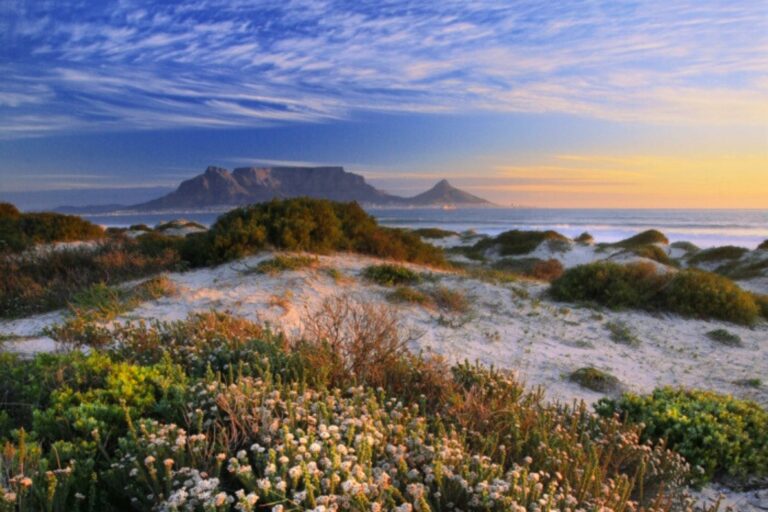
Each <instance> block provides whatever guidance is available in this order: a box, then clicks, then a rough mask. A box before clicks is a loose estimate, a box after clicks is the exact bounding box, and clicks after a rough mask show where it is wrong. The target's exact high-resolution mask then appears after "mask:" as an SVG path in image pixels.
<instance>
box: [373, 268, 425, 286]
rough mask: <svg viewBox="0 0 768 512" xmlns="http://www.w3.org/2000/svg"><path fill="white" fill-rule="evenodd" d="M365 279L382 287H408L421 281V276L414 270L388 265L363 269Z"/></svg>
mask: <svg viewBox="0 0 768 512" xmlns="http://www.w3.org/2000/svg"><path fill="white" fill-rule="evenodd" d="M363 277H364V278H366V279H367V280H369V281H371V282H373V283H376V284H378V285H381V286H399V285H408V284H415V283H418V282H419V281H421V276H419V274H418V273H416V272H414V271H413V270H411V269H409V268H407V267H404V266H402V265H393V264H388V263H385V264H383V265H370V266H368V267H366V268H365V269H363Z"/></svg>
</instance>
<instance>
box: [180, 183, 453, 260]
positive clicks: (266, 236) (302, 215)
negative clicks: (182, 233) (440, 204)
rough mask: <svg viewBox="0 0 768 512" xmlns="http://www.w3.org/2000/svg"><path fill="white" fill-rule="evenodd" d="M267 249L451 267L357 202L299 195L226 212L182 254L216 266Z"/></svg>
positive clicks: (432, 250)
mask: <svg viewBox="0 0 768 512" xmlns="http://www.w3.org/2000/svg"><path fill="white" fill-rule="evenodd" d="M265 248H274V249H280V250H286V251H306V252H314V253H327V252H331V251H352V252H358V253H362V254H369V255H372V256H378V257H382V258H391V259H395V260H401V261H412V262H417V263H424V264H429V265H445V264H446V263H445V259H444V257H443V252H442V251H441V250H440V249H438V248H437V247H434V246H432V245H429V244H426V243H424V242H423V241H422V240H421V238H420V237H419V236H418V235H416V234H414V233H413V232H410V231H406V230H399V229H390V228H384V227H381V226H379V225H378V224H377V223H376V220H375V219H374V218H373V217H371V216H370V215H368V214H367V213H366V212H365V211H364V210H363V209H362V208H361V207H360V206H359V205H358V204H357V203H338V202H333V201H328V200H324V199H310V198H296V199H284V200H278V199H275V200H272V201H270V202H267V203H259V204H254V205H252V206H248V207H245V208H238V209H235V210H232V211H230V212H228V213H225V214H224V215H222V216H221V217H219V219H218V220H217V221H216V223H215V224H214V225H213V226H212V227H211V229H210V230H208V232H206V233H199V234H196V235H190V236H188V237H187V238H186V244H185V247H184V248H183V249H182V256H183V257H184V259H185V260H187V261H189V262H190V263H192V264H193V265H206V264H216V263H222V262H225V261H230V260H233V259H237V258H241V257H243V256H248V255H251V254H255V253H257V252H259V251H261V250H263V249H265Z"/></svg>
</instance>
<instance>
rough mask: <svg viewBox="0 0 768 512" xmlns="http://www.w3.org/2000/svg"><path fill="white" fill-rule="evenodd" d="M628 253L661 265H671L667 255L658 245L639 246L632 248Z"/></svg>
mask: <svg viewBox="0 0 768 512" xmlns="http://www.w3.org/2000/svg"><path fill="white" fill-rule="evenodd" d="M630 251H631V252H632V253H633V254H634V255H636V256H640V257H641V258H648V259H649V260H653V261H657V262H659V263H661V264H663V265H671V264H672V261H671V260H670V259H669V256H668V255H667V253H666V252H665V251H664V249H662V248H661V247H659V246H658V245H639V246H636V247H633V248H632V249H630Z"/></svg>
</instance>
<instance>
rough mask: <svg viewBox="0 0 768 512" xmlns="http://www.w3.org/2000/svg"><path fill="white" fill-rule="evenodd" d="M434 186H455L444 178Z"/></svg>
mask: <svg viewBox="0 0 768 512" xmlns="http://www.w3.org/2000/svg"><path fill="white" fill-rule="evenodd" d="M433 188H453V185H451V184H450V183H448V180H446V179H445V178H443V179H442V180H440V181H438V182H437V183H435V186H434V187H433Z"/></svg>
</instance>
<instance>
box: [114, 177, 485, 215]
mask: <svg viewBox="0 0 768 512" xmlns="http://www.w3.org/2000/svg"><path fill="white" fill-rule="evenodd" d="M302 196H307V197H316V198H321V199H331V200H334V201H357V202H359V203H362V204H367V205H377V206H404V207H410V206H444V205H450V206H491V203H490V202H488V201H486V200H485V199H482V198H479V197H477V196H473V195H472V194H469V193H467V192H464V191H462V190H459V189H457V188H455V187H453V186H451V184H450V183H448V182H447V181H446V180H442V181H440V182H439V183H437V184H436V185H435V186H434V187H433V188H432V189H430V190H428V191H426V192H424V193H422V194H419V195H417V196H415V197H400V196H395V195H391V194H387V193H386V192H382V191H381V190H378V189H377V188H375V187H373V186H372V185H370V184H368V183H366V181H365V178H364V177H362V176H360V175H359V174H354V173H351V172H347V171H345V170H344V169H343V168H342V167H242V168H238V169H235V170H234V171H232V172H230V171H228V170H227V169H223V168H221V167H214V166H211V167H208V168H207V169H206V170H205V172H204V173H203V174H200V175H199V176H195V177H194V178H191V179H188V180H186V181H183V182H182V183H181V185H179V187H178V188H177V189H176V190H175V191H173V192H171V193H170V194H166V195H164V196H162V197H160V198H158V199H154V200H152V201H148V202H146V203H141V204H137V205H133V206H127V207H122V208H121V209H129V210H138V211H154V210H175V209H189V208H210V207H220V206H239V205H244V204H249V203H257V202H263V201H268V200H270V199H274V198H288V197H302Z"/></svg>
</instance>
